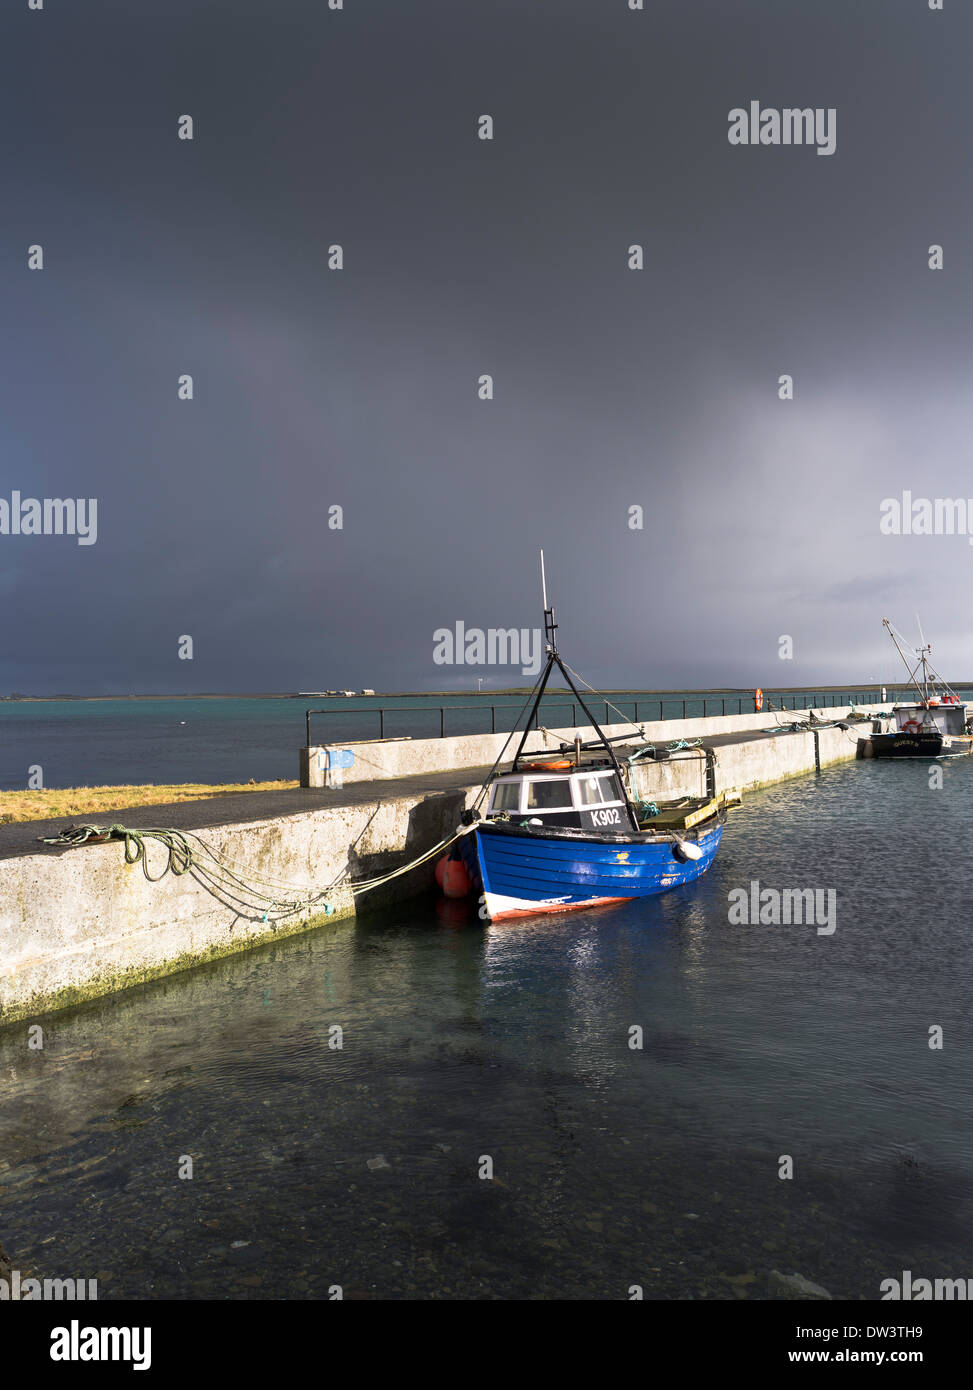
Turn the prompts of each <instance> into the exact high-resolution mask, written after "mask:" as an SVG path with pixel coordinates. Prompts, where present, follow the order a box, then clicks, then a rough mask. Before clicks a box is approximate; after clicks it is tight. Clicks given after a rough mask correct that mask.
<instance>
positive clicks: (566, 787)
mask: <svg viewBox="0 0 973 1390" xmlns="http://www.w3.org/2000/svg"><path fill="white" fill-rule="evenodd" d="M527 809H528V811H570V810H571V783H570V782H569V781H568V779H567V778H566V777H564V778H560V779H558V781H556V782H555V781H550V782H528V784H527Z"/></svg>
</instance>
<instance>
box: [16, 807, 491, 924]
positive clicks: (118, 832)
mask: <svg viewBox="0 0 973 1390" xmlns="http://www.w3.org/2000/svg"><path fill="white" fill-rule="evenodd" d="M470 829H471V827H470V826H465V825H464V826H461V827H460V828H459V829H458V830H456V831H455V832H454V833H453V834H452V835H449V836H447V837H445V838H444V839H442V840H439V841H438V842H437V843H436V844H435V845H433V846H432V848H431V849H428V850H426V851H425V852H424V853H423V854H420V855H419V856H418V857H417V858H416V859H413V860H411V861H410V862H409V863H408V864H403V865H402V866H400V867H399V868H397V869H390V870H389V871H388V872H387V873H383V874H377V875H375V876H374V877H373V878H370V879H359V880H358V881H357V882H355V883H351V882H348V880H349V879H350V875H351V868H350V866H349V865H347V864H346V865H345V867H344V868H343V869H342V870H341V871H340V872H339V873H338V874H336V875H335V877H334V878H333V879H332V880H331V882H330V883H327V884H325V885H323V886H320V885H314V884H309V885H307V886H299V885H297V884H291V883H285V882H283V881H282V880H278V879H272V878H267V877H266V876H264V875H261V874H256V873H253V872H249V871H244V870H243V869H241V868H240V867H239V866H237V865H235V864H234V863H233V862H232V861H230V860H229V859H227V858H226V856H225V855H224V854H222V853H221V851H219V850H216V849H214V848H213V847H212V846H211V845H208V844H207V843H206V841H205V840H203V839H202V838H201V836H199V835H197V834H195V833H194V832H193V831H191V830H173V829H166V828H163V827H159V826H146V827H143V828H142V829H139V830H135V829H132V828H130V827H128V826H124V825H108V826H102V825H77V826H69V827H68V828H67V829H66V830H62V831H61V833H60V834H59V835H51V836H46V837H44V838H43V843H44V844H46V845H58V846H64V845H72V846H74V845H83V844H89V843H98V842H101V841H105V840H121V841H122V842H123V844H124V853H125V863H126V864H138V863H141V865H142V872H143V873H144V874H145V877H146V878H147V879H148V881H149V882H150V883H157V882H158V881H159V880H160V879H162V878H164V877H165V876H166V874H167V873H171V874H172V875H173V876H174V877H176V878H179V877H181V876H182V875H183V874H187V873H192V874H193V875H194V877H196V878H197V879H198V880H199V881H200V882H202V883H203V885H204V886H205V887H206V888H207V889H208V890H209V891H211V892H213V893H214V895H215V896H216V897H220V898H221V899H223V900H227V899H228V900H229V902H230V903H232V904H235V905H237V906H242V907H244V908H246V909H247V910H248V911H250V912H251V913H254V912H259V913H261V914H262V920H263V921H265V922H267V921H270V920H275V921H276V920H279V919H280V918H283V917H289V916H292V915H293V914H294V913H295V912H300V911H310V909H311V908H312V907H313V906H315V905H316V904H320V906H321V908H322V910H323V911H324V912H325V913H326V914H327V915H330V914H331V913H333V912H334V910H335V909H334V905H333V904H332V903H330V902H329V901H328V898H329V896H330V895H331V894H332V893H333V892H334V891H335V889H336V888H338V887H341V886H342V885H344V884H345V883H346V882H347V886H348V887H349V888H350V890H351V892H352V893H365V892H368V891H369V890H370V889H372V888H377V887H379V886H380V885H381V884H384V883H390V882H391V881H392V880H393V879H395V878H399V877H400V876H401V875H402V874H406V873H409V872H411V870H413V869H416V868H418V867H419V866H420V865H421V864H424V863H426V861H427V860H429V859H431V858H432V857H433V856H434V855H436V854H439V853H440V852H441V851H443V850H445V849H448V847H449V846H450V845H451V844H453V842H454V841H455V840H458V839H459V838H460V836H461V835H465V834H466V833H467V832H468V831H469V830H470ZM148 840H156V841H158V842H159V843H160V844H161V845H163V846H164V848H165V850H166V863H165V867H164V868H163V870H162V872H161V873H157V874H153V873H151V872H150V870H149V857H148V849H147V843H146V842H147V841H148ZM356 843H357V842H356ZM265 889H270V890H274V891H269V892H265V891H264V890H265Z"/></svg>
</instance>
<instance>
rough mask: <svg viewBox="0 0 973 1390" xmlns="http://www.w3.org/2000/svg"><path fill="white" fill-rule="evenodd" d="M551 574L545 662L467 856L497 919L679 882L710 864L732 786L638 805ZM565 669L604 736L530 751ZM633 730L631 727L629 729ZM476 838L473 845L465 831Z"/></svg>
mask: <svg viewBox="0 0 973 1390" xmlns="http://www.w3.org/2000/svg"><path fill="white" fill-rule="evenodd" d="M541 574H542V583H543V585H544V628H545V634H546V639H547V662H546V664H545V667H544V669H543V671H542V672H541V674H540V677H539V679H538V682H537V685H536V686H535V687H534V691H533V692H532V699H533V703H532V706H531V709H530V713H529V714H528V715H527V719H526V721H525V724H524V729H523V733H522V735H521V739H520V745H519V747H518V749H517V752H516V754H515V755H514V759H513V763H512V765H511V767H510V768H509V770H507V771H505V772H501V771H499V770H498V769H497V768H496V767H495V768H494V770H493V772H491V775H490V776H489V777H488V779H487V781H486V783H485V784H484V788H483V793H482V794H481V795H484V794H486V795H487V796H488V800H487V803H486V811H485V815H484V816H483V817H482V818H480V816H479V813H478V812H477V811H476V810H474V811H472V812H467V813H466V816H467V823H468V824H470V825H471V826H472V829H471V833H470V835H468V836H466V837H464V843H463V857H464V858H465V859H466V858H468V860H469V861H473V853H472V850H473V849H474V848H475V861H474V862H469V863H468V868H469V869H470V873H471V877H472V878H473V880H474V882H475V883H477V884H478V886H479V887H480V889H481V894H482V896H481V899H480V901H481V905H482V912H481V915H484V916H485V917H487V918H489V920H491V921H494V922H498V921H502V920H503V919H504V918H509V917H523V916H528V915H533V914H535V913H548V912H568V911H571V910H572V909H576V908H582V907H600V906H602V905H603V904H608V903H619V902H627V901H629V900H630V899H633V898H645V897H649V896H651V895H652V894H655V893H662V892H665V891H666V890H667V889H670V888H677V887H679V886H680V885H681V884H685V883H689V882H691V881H692V880H693V879H696V878H699V877H700V875H701V874H704V873H705V872H706V870H707V869H708V868H709V866H710V864H711V863H712V862H713V858H714V856H715V855H716V851H717V850H718V849H719V846H720V840H721V839H722V836H723V825H724V822H725V819H726V806H727V798H726V797H721V796H716V795H715V793H713V792H712V791H711V793H710V794H707V795H704V796H701V797H683V798H681V799H680V800H678V801H676V802H673V803H668V804H667V803H662V804H661V805H660V804H655V803H653V804H652V805H651V807H647V808H645V810H644V812H643V811H642V810H640V804H639V803H638V802H637V801H636V800H635V799H633V797H632V796H630V794H629V790H628V788H627V786H626V780H625V776H624V775H623V771H622V767H621V765H620V763H619V760H618V757H617V754H616V751H615V748H614V747H613V744H614V743H618V742H620V741H622V740H620V739H609V738H607V737H606V735H605V734H604V733H603V731H602V729H601V727H600V725H599V724H598V722H597V720H596V719H595V717H594V715H593V714H592V712H591V710H590V709H589V708H588V705H587V704H586V703H585V698H584V696H583V695H582V693H581V691H580V690H579V689H578V687H577V685H576V684H575V680H574V676H573V673H572V672H571V670H570V668H569V667H567V666H566V665H565V664H564V662H563V661H562V659H561V657H560V655H559V653H558V650H557V642H556V639H555V633H556V628H557V624H556V623H555V621H554V610H553V608H549V607H548V605H547V591H546V582H545V580H544V573H543V553H542V555H541ZM555 669H557V670H559V671H560V673H561V675H562V676H563V677H564V679H565V681H566V682H567V684H568V686H569V687H570V689H571V691H572V692H573V694H574V697H575V699H576V700H577V702H578V703H579V705H580V707H581V709H582V710H583V711H584V713H585V715H586V716H587V718H588V721H589V724H590V726H591V728H592V729H593V731H594V733H595V735H596V738H595V739H593V740H592V741H590V742H588V743H582V741H581V739H580V738H576V739H575V741H574V744H573V745H567V744H562V746H561V748H560V750H557V751H556V752H555V753H554V754H553V755H548V754H546V753H545V754H541V755H539V754H538V753H536V752H534V753H527V754H525V753H524V746H525V744H526V742H527V736H528V733H529V731H530V728H531V724H532V722H533V723H535V724H536V722H537V712H538V708H539V706H540V702H541V699H542V697H543V695H544V691H545V688H546V687H547V683H548V680H549V679H550V676H551V673H552V672H553V671H554V670H555ZM628 741H631V738H630V736H629V740H628ZM469 841H472V846H469V847H468V842H469Z"/></svg>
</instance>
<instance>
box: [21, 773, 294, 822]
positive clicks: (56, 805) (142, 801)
mask: <svg viewBox="0 0 973 1390" xmlns="http://www.w3.org/2000/svg"><path fill="white" fill-rule="evenodd" d="M296 786H297V783H296V782H244V783H241V784H239V785H237V784H234V783H232V782H228V783H225V784H224V785H222V786H218V787H207V786H204V785H202V784H197V783H185V784H184V785H182V786H178V787H69V788H66V789H64V790H58V789H56V788H51V789H50V790H46V789H45V790H44V791H35V792H0V825H10V824H12V823H13V822H14V821H28V820H55V819H57V818H58V817H59V816H95V815H102V814H104V813H105V812H108V811H121V810H127V809H128V808H129V807H130V806H162V805H168V804H169V803H171V802H173V801H204V800H205V799H206V798H207V797H213V796H229V795H230V794H231V793H232V792H275V791H286V790H287V788H289V787H296Z"/></svg>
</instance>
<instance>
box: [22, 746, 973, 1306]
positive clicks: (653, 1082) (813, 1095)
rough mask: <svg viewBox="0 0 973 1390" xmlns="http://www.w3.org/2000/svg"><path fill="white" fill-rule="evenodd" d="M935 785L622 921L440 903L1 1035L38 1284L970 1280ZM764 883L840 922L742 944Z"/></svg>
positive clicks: (768, 807)
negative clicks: (823, 893)
mask: <svg viewBox="0 0 973 1390" xmlns="http://www.w3.org/2000/svg"><path fill="white" fill-rule="evenodd" d="M942 767H943V786H942V788H941V789H933V788H931V787H930V776H929V768H930V765H929V764H925V763H916V764H914V765H910V764H899V765H890V764H879V763H869V762H864V763H854V764H847V765H845V766H843V767H841V768H838V769H834V770H830V771H826V772H825V773H824V774H822V775H821V776H819V777H816V778H806V779H801V780H799V781H794V782H790V783H787V784H785V785H783V786H781V787H778V788H772V789H769V790H767V791H764V792H760V793H754V794H752V795H751V796H748V797H747V799H746V803H745V805H744V806H743V807H742V808H741V809H740V810H739V811H737V812H735V813H734V814H733V815H732V816H731V819H730V822H729V824H728V827H727V831H726V835H725V838H724V843H723V847H722V849H721V851H720V854H719V855H718V857H717V860H716V863H715V864H714V866H713V868H712V869H711V871H710V872H709V874H708V875H706V877H705V878H703V879H702V880H700V881H699V882H697V883H696V884H693V885H690V886H688V887H686V888H681V889H678V890H676V891H673V892H671V893H669V894H667V895H664V896H662V897H659V898H656V899H650V900H645V901H643V902H641V903H639V904H636V905H634V906H631V907H614V908H605V909H599V910H598V911H593V912H578V913H572V914H567V915H565V916H563V917H556V918H547V919H543V918H542V919H536V920H535V921H533V922H530V921H526V922H525V921H515V922H513V923H511V924H504V923H501V924H498V925H496V926H484V925H482V924H480V923H479V922H478V921H477V919H476V917H475V915H473V914H472V913H469V914H468V913H467V911H466V909H465V906H463V905H457V904H447V903H445V902H442V901H440V900H435V899H428V900H422V901H419V902H412V903H410V904H408V905H407V906H406V907H404V908H403V909H401V910H400V911H398V912H394V913H383V914H381V915H375V916H372V917H368V918H362V919H359V920H358V921H357V922H355V923H350V924H349V923H339V924H336V925H334V926H329V927H324V928H321V929H320V930H318V931H316V932H313V933H309V934H307V935H304V936H300V937H296V938H290V939H288V940H286V941H282V942H280V943H278V944H275V945H272V946H270V947H267V948H264V949H262V950H259V951H255V952H252V953H250V954H247V955H243V956H240V957H237V958H233V959H230V960H225V961H222V962H219V963H217V964H214V965H212V966H209V967H206V968H204V969H200V970H197V971H193V972H188V973H186V974H184V975H180V976H173V977H172V978H170V979H169V980H167V981H163V982H159V983H156V984H154V985H150V986H146V987H144V988H141V989H139V990H134V991H129V992H127V993H124V994H121V995H118V996H116V997H115V998H113V999H110V1000H106V1001H102V1002H100V1003H99V1002H95V1003H93V1004H90V1005H88V1006H86V1007H85V1008H83V1009H81V1010H77V1011H74V1012H71V1013H65V1014H61V1015H56V1016H52V1017H51V1018H50V1019H48V1020H46V1035H45V1046H44V1049H43V1051H29V1050H28V1048H27V1046H26V1043H27V1029H26V1026H25V1025H19V1026H17V1027H14V1028H12V1029H9V1030H6V1031H5V1032H3V1033H0V1082H2V1088H3V1089H2V1093H0V1168H2V1169H3V1171H2V1172H0V1237H2V1239H3V1242H4V1244H5V1245H6V1247H7V1249H8V1251H9V1252H10V1253H11V1254H12V1255H13V1256H14V1265H15V1266H17V1267H19V1268H21V1269H22V1270H26V1269H32V1270H34V1271H35V1272H37V1273H40V1274H47V1275H49V1276H61V1277H78V1278H82V1277H84V1278H91V1277H97V1278H98V1279H99V1285H100V1287H99V1295H100V1297H101V1298H110V1297H112V1296H116V1297H119V1296H129V1297H136V1298H152V1297H175V1298H190V1297H221V1298H225V1297H229V1298H238V1297H293V1298H301V1297H327V1296H328V1290H329V1289H330V1288H331V1287H332V1286H335V1285H340V1286H341V1287H342V1289H343V1290H344V1296H345V1297H356V1298H365V1297H372V1298H402V1297H439V1298H512V1297H516V1298H625V1297H627V1296H628V1290H629V1288H630V1286H631V1285H633V1284H639V1285H641V1286H642V1287H643V1288H644V1291H645V1296H646V1297H647V1298H687V1297H693V1298H702V1297H706V1298H757V1297H762V1296H763V1295H764V1294H765V1292H766V1281H767V1275H768V1273H769V1271H770V1270H772V1269H780V1270H783V1271H790V1270H796V1271H798V1272H800V1273H802V1274H804V1275H805V1276H807V1277H808V1278H811V1279H813V1280H815V1281H816V1282H818V1283H821V1284H823V1285H824V1286H825V1287H826V1288H827V1289H829V1291H830V1292H831V1293H832V1294H833V1295H834V1296H836V1297H849V1298H866V1299H874V1298H877V1297H878V1296H879V1284H880V1282H881V1280H882V1279H884V1278H889V1277H898V1276H899V1275H900V1274H901V1271H902V1270H904V1269H909V1270H911V1271H912V1272H913V1276H914V1277H920V1276H924V1277H967V1276H968V1275H970V1274H971V1273H973V1268H971V1266H973V1259H971V1255H973V1126H971V1120H970V1116H971V1111H973V1105H971V1102H973V1065H971V1064H973V1044H971V1040H970V1036H969V1026H968V1025H969V1011H970V1010H969V1006H970V1000H971V983H973V939H971V933H970V929H969V913H968V910H967V903H966V897H967V877H968V873H969V869H970V866H971V864H973V759H958V760H955V761H953V762H951V763H945V764H943V765H942ZM753 879H757V880H759V882H760V883H761V885H762V886H775V887H796V888H805V887H812V888H819V889H834V890H835V891H836V895H837V896H836V904H837V919H836V920H837V929H836V931H835V932H834V934H833V935H831V936H827V935H819V934H818V932H817V931H816V929H815V927H814V926H760V925H756V926H731V925H730V924H729V922H728V920H727V916H728V913H727V903H728V897H727V895H728V893H729V891H730V890H731V889H732V888H734V887H741V886H742V887H746V886H747V885H748V884H749V883H750V881H751V880H753ZM335 1025H337V1026H340V1028H341V1029H342V1030H343V1047H342V1049H341V1050H335V1049H333V1048H332V1047H329V1029H330V1028H332V1027H333V1026H335ZM633 1025H638V1026H639V1027H640V1028H641V1029H642V1030H643V1047H642V1049H641V1050H633V1049H632V1048H631V1047H630V1046H629V1038H630V1029H631V1028H632V1027H633ZM933 1025H939V1026H941V1027H942V1028H943V1030H944V1041H945V1046H944V1047H943V1049H942V1050H941V1051H934V1050H931V1049H930V1048H929V1046H928V1036H929V1031H928V1030H929V1028H930V1027H931V1026H933ZM185 1155H188V1156H191V1157H192V1160H193V1176H192V1178H182V1179H180V1177H179V1176H178V1170H179V1165H180V1160H181V1157H182V1156H185ZM781 1155H790V1156H791V1157H792V1159H793V1164H794V1176H793V1179H791V1180H781V1179H780V1178H779V1177H778V1163H779V1159H780V1156H781ZM484 1156H489V1158H490V1159H491V1160H492V1164H493V1174H494V1176H493V1178H492V1179H481V1177H480V1176H479V1172H480V1170H481V1169H482V1167H483V1157H484ZM379 1158H381V1160H382V1162H380V1163H377V1162H376V1160H378V1159H379ZM369 1161H371V1162H372V1167H369ZM386 1165H387V1166H386Z"/></svg>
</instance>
